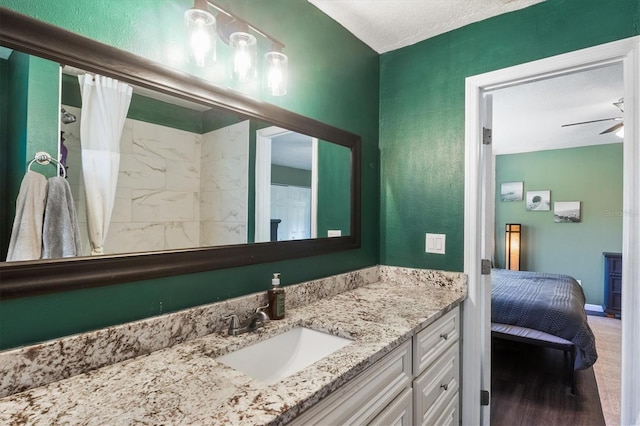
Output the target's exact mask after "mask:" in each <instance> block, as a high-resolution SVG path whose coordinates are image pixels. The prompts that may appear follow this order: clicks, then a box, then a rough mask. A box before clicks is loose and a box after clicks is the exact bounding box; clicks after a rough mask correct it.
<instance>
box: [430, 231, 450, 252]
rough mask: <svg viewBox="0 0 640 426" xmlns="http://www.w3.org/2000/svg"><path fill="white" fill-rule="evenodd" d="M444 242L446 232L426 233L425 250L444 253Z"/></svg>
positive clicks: (445, 240)
mask: <svg viewBox="0 0 640 426" xmlns="http://www.w3.org/2000/svg"><path fill="white" fill-rule="evenodd" d="M446 242H447V236H446V234H427V237H426V239H425V252H426V253H436V254H444V253H445V246H446Z"/></svg>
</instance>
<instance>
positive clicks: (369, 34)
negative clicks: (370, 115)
mask: <svg viewBox="0 0 640 426" xmlns="http://www.w3.org/2000/svg"><path fill="white" fill-rule="evenodd" d="M542 1H544V0H309V2H310V3H311V4H313V5H315V6H316V7H317V8H318V9H320V10H322V11H323V12H324V13H325V14H327V15H329V16H330V17H331V18H333V19H334V20H335V21H337V22H338V23H340V24H341V25H342V26H343V27H345V28H346V29H347V30H349V31H350V32H351V33H352V34H353V35H355V36H356V37H357V38H359V39H360V40H362V41H363V42H364V43H366V44H367V45H368V46H370V47H371V48H372V49H373V50H375V51H376V52H378V53H384V52H388V51H390V50H395V49H399V48H401V47H404V46H409V45H411V44H414V43H417V42H419V41H422V40H425V39H427V38H431V37H434V36H436V35H438V34H442V33H446V32H448V31H451V30H454V29H456V28H460V27H463V26H465V25H468V24H471V23H473V22H478V21H482V20H483V19H487V18H490V17H492V16H496V15H501V14H503V13H507V12H511V11H514V10H518V9H522V8H525V7H528V6H531V5H533V4H536V3H541V2H542Z"/></svg>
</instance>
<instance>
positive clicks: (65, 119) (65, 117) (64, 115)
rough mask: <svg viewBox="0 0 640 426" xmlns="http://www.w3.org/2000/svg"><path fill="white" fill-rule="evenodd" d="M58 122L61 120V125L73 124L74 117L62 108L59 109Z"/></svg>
mask: <svg viewBox="0 0 640 426" xmlns="http://www.w3.org/2000/svg"><path fill="white" fill-rule="evenodd" d="M60 120H62V123H63V124H70V123H75V121H76V116H75V115H73V114H71V113H70V112H67V110H65V109H64V108H60Z"/></svg>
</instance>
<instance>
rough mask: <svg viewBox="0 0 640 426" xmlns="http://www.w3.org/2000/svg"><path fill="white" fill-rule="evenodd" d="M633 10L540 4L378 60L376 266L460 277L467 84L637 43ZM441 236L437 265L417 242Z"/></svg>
mask: <svg viewBox="0 0 640 426" xmlns="http://www.w3.org/2000/svg"><path fill="white" fill-rule="evenodd" d="M639 15H640V2H638V0H547V1H545V2H543V3H540V4H536V5H534V6H531V7H528V8H526V9H522V10H519V11H516V12H512V13H508V14H504V15H500V16H497V17H494V18H491V19H487V20H485V21H481V22H478V23H475V24H472V25H468V26H466V27H463V28H461V29H458V30H455V31H451V32H449V33H445V34H442V35H440V36H437V37H434V38H432V39H429V40H426V41H424V42H421V43H418V44H415V45H413V46H409V47H406V48H403V49H399V50H396V51H392V52H389V53H385V54H383V55H381V59H380V157H381V159H380V161H381V186H380V191H381V193H380V197H381V206H380V224H381V228H380V229H381V231H380V238H381V245H380V257H381V263H383V264H389V265H399V266H407V267H420V268H433V269H444V270H451V271H462V270H463V267H464V265H463V259H464V252H463V240H464V235H463V226H464V82H465V78H466V77H468V76H472V75H476V74H481V73H485V72H489V71H492V70H496V69H500V68H505V67H508V66H512V65H516V64H521V63H525V62H529V61H533V60H536V59H541V58H545V57H549V56H554V55H558V54H561V53H565V52H569V51H573V50H577V49H581V48H585V47H589V46H594V45H598V44H601V43H606V42H609V41H613V40H617V39H622V38H626V37H631V36H635V35H638V34H639V33H640V17H639ZM426 232H431V233H444V234H447V246H446V252H447V253H446V254H445V255H437V254H426V253H425V252H424V240H425V233H426Z"/></svg>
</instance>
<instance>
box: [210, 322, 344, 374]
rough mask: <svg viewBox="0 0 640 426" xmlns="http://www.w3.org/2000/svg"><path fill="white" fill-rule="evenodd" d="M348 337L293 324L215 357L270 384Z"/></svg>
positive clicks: (320, 356) (342, 344) (338, 347)
mask: <svg viewBox="0 0 640 426" xmlns="http://www.w3.org/2000/svg"><path fill="white" fill-rule="evenodd" d="M352 341H353V340H350V339H346V338H344V337H338V336H333V335H331V334H328V333H323V332H321V331H316V330H312V329H310V328H306V327H297V328H294V329H291V330H289V331H287V332H286V333H282V334H279V335H277V336H274V337H271V338H269V339H267V340H263V341H261V342H259V343H256V344H253V345H251V346H247V347H246V348H242V349H238V350H237V351H234V352H231V353H228V354H226V355H223V356H221V357H218V358H216V361H219V362H221V363H223V364H225V365H228V366H229V367H231V368H234V369H236V370H238V371H240V372H241V373H244V374H246V375H247V376H249V377H252V378H254V379H256V380H259V381H260V382H262V383H266V384H269V385H270V384H273V383H276V382H278V381H280V380H282V379H284V378H285V377H288V376H291V375H292V374H295V373H297V372H298V371H301V370H303V369H304V368H306V367H308V366H309V365H311V364H313V363H314V362H316V361H319V360H321V359H322V358H324V357H326V356H328V355H331V354H332V353H334V352H335V351H337V350H338V349H340V348H343V347H345V346H347V345H348V344H349V343H351V342H352Z"/></svg>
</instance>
